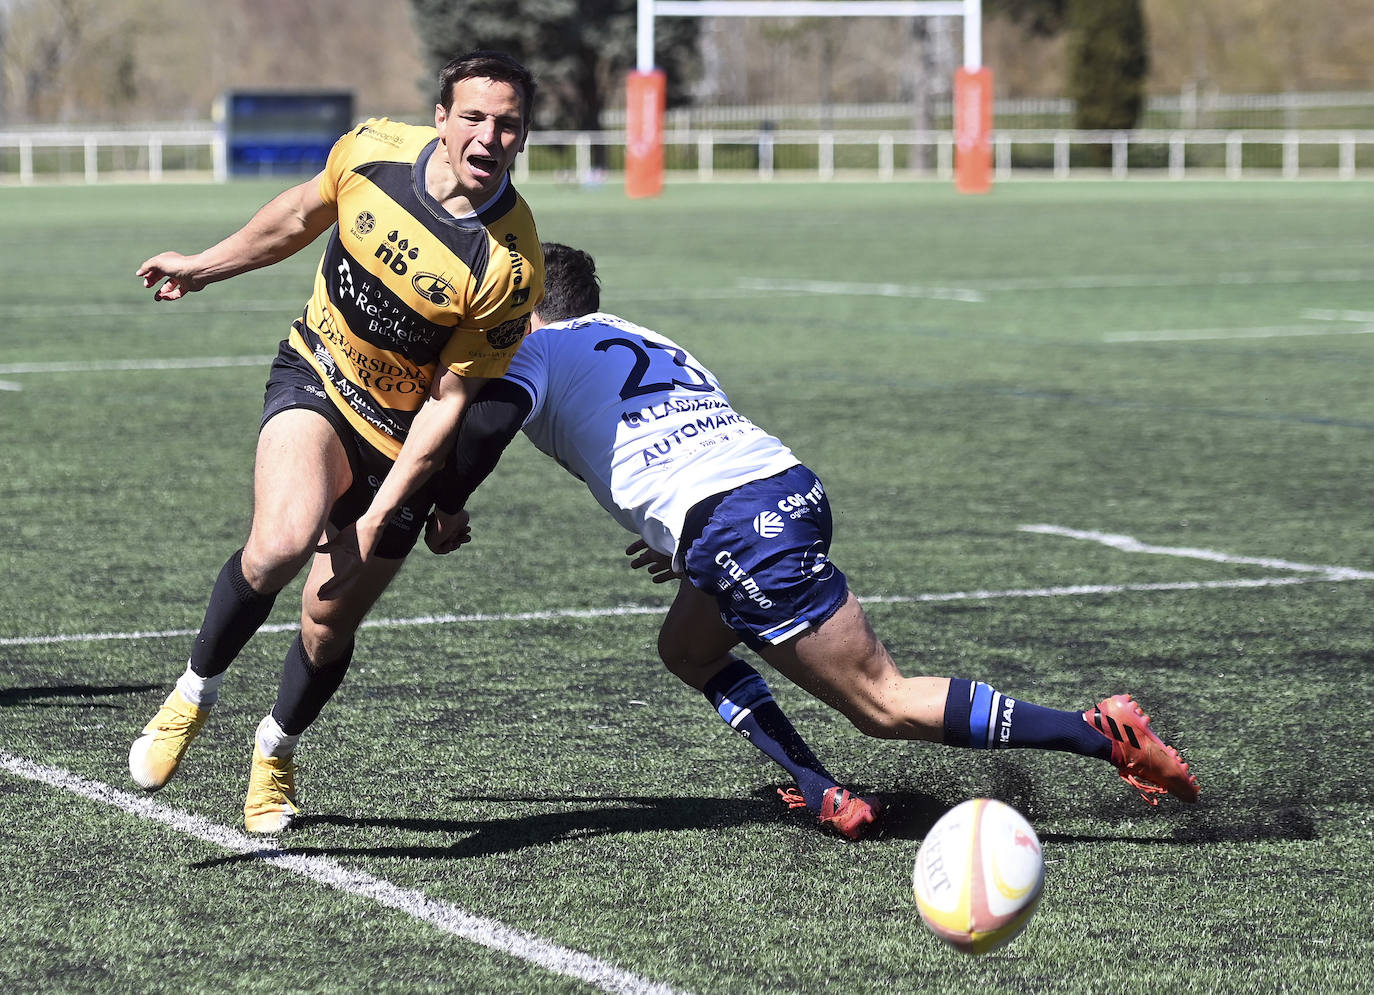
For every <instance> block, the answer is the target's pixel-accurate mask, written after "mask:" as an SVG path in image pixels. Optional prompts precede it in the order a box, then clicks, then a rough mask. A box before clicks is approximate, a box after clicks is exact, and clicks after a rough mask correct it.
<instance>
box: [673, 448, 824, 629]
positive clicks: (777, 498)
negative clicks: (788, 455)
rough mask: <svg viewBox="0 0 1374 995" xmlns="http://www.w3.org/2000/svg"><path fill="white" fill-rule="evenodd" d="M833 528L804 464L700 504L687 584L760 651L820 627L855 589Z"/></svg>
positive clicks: (685, 540) (687, 532)
mask: <svg viewBox="0 0 1374 995" xmlns="http://www.w3.org/2000/svg"><path fill="white" fill-rule="evenodd" d="M833 532H834V524H833V522H832V520H831V516H830V501H829V499H828V498H827V497H826V495H825V488H824V487H823V486H821V482H820V479H819V478H818V477H817V476H816V474H815V473H813V472H812V471H811V470H808V469H807V468H806V467H804V466H794V467H792V468H791V469H790V470H784V471H783V472H782V473H779V474H776V475H775V476H772V477H766V478H764V479H763V480H754V481H751V482H749V483H747V484H745V485H744V486H742V487H737V488H735V489H734V490H732V491H727V492H726V493H724V494H717V495H715V496H714V497H709V498H707V499H706V500H704V501H701V502H698V503H697V504H696V505H694V506H693V507H692V509H691V511H689V512H688V513H687V519H686V522H685V523H684V525H683V535H682V545H683V548H684V549H685V553H684V555H683V564H684V566H685V568H686V571H687V580H688V582H689V583H690V584H691V585H692V586H693V587H695V588H696V589H697V590H699V591H701V592H703V593H704V594H709V595H711V596H712V597H714V598H715V599H716V604H717V605H718V606H719V607H720V617H721V619H722V620H724V622H725V624H726V625H728V626H729V627H730V628H731V629H733V630H735V631H736V632H737V633H739V635H740V638H742V639H743V640H744V642H745V644H746V645H748V646H749V647H750V648H752V649H755V650H758V649H762V648H763V647H765V646H769V645H776V644H778V643H782V642H785V641H787V640H788V639H791V638H792V637H793V636H796V635H799V634H800V633H802V632H804V631H806V630H807V629H809V628H813V627H815V626H818V625H820V624H821V623H822V622H824V621H825V620H826V619H828V618H829V617H830V616H831V615H834V614H835V612H837V611H838V610H839V609H840V606H841V605H843V604H844V602H845V598H846V597H847V596H848V593H849V584H848V581H846V580H845V576H844V574H843V573H841V572H840V570H839V568H838V567H836V566H835V564H834V563H832V562H831V561H830V540H831V536H832V534H833Z"/></svg>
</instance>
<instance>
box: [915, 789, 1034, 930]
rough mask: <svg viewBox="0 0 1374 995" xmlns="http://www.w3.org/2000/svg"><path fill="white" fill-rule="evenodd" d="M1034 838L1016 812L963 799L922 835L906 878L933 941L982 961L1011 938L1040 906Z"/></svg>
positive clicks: (989, 802)
mask: <svg viewBox="0 0 1374 995" xmlns="http://www.w3.org/2000/svg"><path fill="white" fill-rule="evenodd" d="M1044 883H1045V862H1044V859H1043V858H1042V856H1041V853H1040V838H1039V837H1038V836H1036V835H1035V830H1034V829H1032V828H1031V824H1030V823H1029V822H1027V821H1026V819H1025V816H1023V815H1022V814H1021V813H1020V812H1018V811H1016V809H1014V808H1012V807H1011V806H1010V805H1007V804H1005V803H1003V802H999V801H997V800H995V799H992V798H971V799H969V800H968V801H966V802H961V803H959V804H958V805H956V806H954V808H952V809H950V810H949V811H948V812H946V813H945V814H944V815H942V816H941V817H940V819H939V821H938V822H936V823H935V825H934V826H932V827H931V829H930V832H929V833H927V834H926V838H925V841H924V842H923V843H922V844H921V849H920V850H919V851H918V852H917V854H916V867H915V869H914V870H913V871H912V873H911V885H912V889H913V890H914V891H915V893H916V907H917V908H919V909H920V910H921V918H922V919H924V920H925V923H926V925H927V926H929V927H930V930H931V932H933V933H934V934H935V935H936V936H938V937H939V938H940V939H942V940H944V941H945V942H946V943H948V944H950V946H952V947H954V948H955V949H956V950H961V951H963V952H964V953H970V954H982V953H987V952H988V951H989V950H995V949H996V948H997V947H1000V946H1002V944H1004V943H1007V942H1008V941H1010V940H1011V939H1012V938H1014V937H1015V936H1016V935H1017V934H1018V933H1020V932H1021V930H1023V929H1025V928H1026V923H1028V922H1029V921H1030V917H1031V915H1032V914H1034V912H1035V907H1036V906H1037V905H1038V904H1039V903H1040V891H1041V889H1042V887H1043V886H1044Z"/></svg>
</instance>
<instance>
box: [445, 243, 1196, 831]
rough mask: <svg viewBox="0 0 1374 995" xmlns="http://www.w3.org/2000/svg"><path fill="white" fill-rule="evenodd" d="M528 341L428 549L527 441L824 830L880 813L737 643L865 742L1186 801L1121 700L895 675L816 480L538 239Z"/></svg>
mask: <svg viewBox="0 0 1374 995" xmlns="http://www.w3.org/2000/svg"><path fill="white" fill-rule="evenodd" d="M543 248H544V260H545V296H544V299H543V301H542V302H541V303H540V304H539V305H538V306H537V307H536V309H535V316H534V321H533V322H532V331H531V334H530V335H529V336H528V337H527V339H526V341H525V344H524V345H523V346H521V348H520V351H519V352H518V353H517V354H516V356H515V358H514V360H512V362H511V366H510V369H509V370H507V372H506V373H505V375H504V376H503V377H501V378H499V379H494V380H491V381H489V382H488V383H486V384H485V385H484V386H483V387H482V390H481V391H480V392H479V393H478V395H477V396H476V398H475V399H474V400H473V402H472V404H471V407H470V408H469V410H468V412H467V414H466V416H465V418H464V421H463V425H462V427H461V428H460V430H459V433H458V438H457V443H456V450H455V455H454V460H453V462H452V463H451V464H450V466H449V467H448V468H446V470H445V471H444V474H442V475H441V477H440V481H439V486H438V488H437V492H436V500H437V507H436V510H435V512H434V514H433V516H431V519H430V521H429V524H428V529H427V532H426V542H427V543H428V545H429V546H430V548H431V549H432V550H434V551H435V552H439V553H447V552H451V551H452V550H454V549H456V548H458V546H460V545H462V544H463V543H464V542H466V541H467V540H468V539H469V538H470V530H469V525H468V517H467V513H466V512H465V511H464V510H463V506H464V504H465V503H466V502H467V499H468V497H469V496H470V495H471V493H472V492H473V490H474V489H475V488H476V487H477V485H478V484H479V483H480V482H481V481H482V480H483V479H484V478H485V477H486V476H487V475H488V474H489V473H490V472H491V470H492V469H493V468H494V467H495V466H496V463H497V461H498V460H499V458H500V454H501V452H502V451H503V450H504V448H505V446H506V445H507V444H508V443H509V442H510V441H511V440H512V439H513V438H514V436H515V435H516V434H517V433H518V432H519V431H521V430H522V429H523V431H524V432H525V434H526V436H528V438H529V439H530V441H531V442H533V443H534V445H535V446H536V447H537V448H538V449H540V450H541V451H542V452H544V453H545V454H547V455H549V456H552V457H553V458H554V459H555V460H557V461H558V463H559V464H560V465H562V466H563V467H564V468H565V469H567V470H568V471H569V472H570V473H572V474H574V475H576V476H577V478H578V479H579V480H581V481H583V482H584V483H585V484H586V485H587V487H588V488H589V489H590V490H591V492H592V495H593V496H594V497H595V498H596V500H597V502H598V503H599V504H600V505H601V506H602V507H603V508H604V509H605V510H606V511H608V512H609V513H610V514H611V515H612V517H614V518H615V520H616V521H618V522H619V523H620V524H621V525H623V526H624V527H625V528H626V529H628V530H629V531H630V532H632V533H635V534H637V535H638V536H639V538H638V540H637V541H636V542H634V543H633V544H631V546H630V547H629V549H627V550H626V552H627V553H628V554H629V555H631V556H633V557H634V560H633V561H632V563H631V565H632V566H635V567H642V568H647V569H648V570H649V571H650V573H651V574H652V576H653V579H654V580H655V581H656V582H671V581H677V583H678V589H677V595H676V598H675V599H674V601H673V604H672V606H671V607H670V608H669V609H668V613H667V616H666V618H665V619H664V621H663V624H662V627H661V629H660V631H659V638H658V650H659V654H660V656H661V657H662V659H663V662H664V664H665V665H666V666H667V667H668V669H669V670H671V671H672V672H673V673H674V674H676V675H677V676H678V677H679V678H681V679H682V680H683V681H684V682H686V683H687V684H689V685H690V686H692V687H694V688H697V689H698V690H700V691H702V692H703V693H704V694H705V695H706V697H707V698H708V699H710V701H711V703H712V705H713V706H715V708H716V709H717V711H718V712H719V714H720V716H721V718H722V719H724V720H725V721H726V722H727V723H729V724H730V726H731V727H732V728H734V729H736V730H737V731H739V732H741V733H742V734H744V735H746V736H747V738H748V739H749V742H750V743H752V744H753V745H754V746H755V747H757V748H758V749H760V750H762V751H763V752H764V753H765V754H767V755H768V756H769V757H771V758H772V759H773V760H775V761H776V762H777V763H779V764H780V765H781V766H782V767H783V768H784V769H786V770H787V771H788V773H790V774H791V775H792V776H793V777H795V778H796V780H797V785H798V789H799V790H797V791H786V792H780V793H782V794H783V797H784V799H785V800H786V801H787V802H788V803H789V804H792V805H794V806H797V805H805V806H806V807H807V808H808V809H809V810H810V811H811V812H813V813H815V815H816V816H817V817H818V818H819V819H820V820H821V822H822V823H823V824H824V825H826V826H827V827H829V828H832V829H834V830H836V831H838V832H840V833H842V834H844V835H845V836H849V837H851V838H856V837H858V836H860V835H862V834H863V833H864V832H865V830H866V829H867V827H868V826H869V825H870V824H871V823H872V822H873V821H874V819H875V817H876V816H877V814H878V812H879V811H880V808H881V803H880V802H879V800H878V799H876V798H861V797H858V796H856V795H854V794H853V793H852V792H850V791H848V790H846V789H845V788H844V787H842V786H841V785H839V784H838V783H837V782H836V780H835V779H834V778H833V777H832V776H831V775H830V774H829V773H828V772H827V771H826V769H825V768H824V766H822V765H821V763H820V762H819V761H818V760H817V759H816V757H815V755H814V754H813V753H812V751H811V750H810V749H809V748H808V747H807V746H806V744H805V742H804V741H803V740H802V738H801V737H800V736H799V735H798V734H797V732H796V730H795V729H794V728H793V727H792V725H791V723H790V722H789V721H788V720H787V718H786V716H784V715H783V713H782V711H781V710H780V709H779V707H778V706H777V704H776V702H775V701H774V700H773V697H772V694H771V692H770V690H769V688H768V685H767V683H766V682H765V681H764V679H763V677H762V676H761V675H760V674H759V673H758V672H757V671H756V670H755V669H754V668H753V667H751V666H750V665H749V664H748V663H746V662H745V661H744V660H742V659H740V658H739V657H738V656H736V655H734V650H735V648H736V647H737V646H738V644H740V643H744V644H745V645H746V646H748V647H749V648H750V649H752V650H753V651H754V652H756V653H757V654H758V655H759V656H761V657H762V658H763V659H764V660H765V661H767V662H768V663H769V664H770V665H771V666H772V667H773V668H774V669H775V670H777V671H778V672H779V673H781V674H783V675H784V676H786V677H787V678H789V679H790V680H792V681H793V682H794V683H796V684H797V685H798V686H800V687H801V688H803V689H805V690H806V691H808V692H810V693H811V694H813V695H814V696H815V697H817V698H819V699H820V700H821V701H823V702H825V703H826V704H828V705H830V706H832V707H834V708H836V709H837V710H839V711H840V712H841V713H842V714H843V715H844V716H845V717H846V718H848V719H849V720H850V722H852V723H853V724H854V726H855V727H857V728H858V729H859V730H860V731H861V732H863V733H866V734H867V735H869V736H874V737H879V738H883V739H916V740H927V741H931V742H936V743H944V744H946V745H949V746H961V747H970V748H974V749H992V748H1007V747H1033V748H1039V749H1047V750H1062V751H1067V752H1070V753H1077V754H1081V755H1085V756H1092V757H1097V758H1099V759H1101V760H1103V761H1107V762H1109V763H1111V764H1112V765H1113V766H1114V767H1115V768H1116V770H1117V772H1118V773H1119V774H1120V776H1121V777H1122V778H1124V779H1125V780H1126V781H1127V782H1129V783H1130V784H1131V785H1132V786H1133V787H1134V788H1136V790H1138V791H1139V792H1140V794H1141V797H1142V798H1144V799H1145V800H1146V801H1147V802H1149V803H1150V804H1151V805H1154V804H1157V803H1158V796H1159V795H1162V794H1166V793H1167V794H1172V795H1174V796H1176V797H1178V798H1180V799H1182V800H1183V801H1185V802H1192V801H1196V800H1197V797H1198V785H1197V780H1196V779H1195V778H1194V776H1193V775H1192V774H1191V773H1190V772H1189V770H1188V766H1187V764H1185V763H1184V762H1183V761H1182V760H1181V759H1180V757H1179V755H1178V753H1177V752H1176V751H1175V750H1174V749H1173V748H1171V747H1168V746H1166V745H1165V744H1164V743H1163V742H1162V741H1161V740H1160V739H1159V738H1158V737H1157V736H1156V735H1155V734H1154V732H1153V731H1152V730H1151V729H1150V720H1149V717H1148V716H1147V715H1145V714H1144V713H1143V712H1142V711H1141V709H1140V707H1139V706H1138V705H1137V704H1136V703H1135V702H1134V701H1133V700H1132V699H1131V697H1130V696H1129V695H1125V694H1118V695H1114V696H1111V697H1108V698H1106V699H1105V700H1103V701H1101V702H1100V703H1099V704H1097V705H1095V706H1093V707H1092V708H1090V709H1088V710H1087V711H1076V710H1075V711H1060V710H1057V709H1052V708H1046V707H1043V706H1041V705H1036V704H1032V703H1031V702H1027V701H1024V700H1021V699H1019V698H1012V697H1010V696H1008V695H1004V694H1002V693H1001V692H999V691H997V690H996V689H994V688H992V687H990V686H989V685H987V684H985V683H982V682H979V681H974V680H966V679H963V678H948V677H905V676H903V675H902V673H901V672H900V670H899V669H898V667H897V665H896V663H894V661H893V659H892V657H891V655H890V654H889V653H888V651H887V649H886V647H884V645H883V643H882V641H881V640H880V639H879V638H878V637H877V636H876V635H875V634H874V631H873V629H872V627H871V626H870V624H869V621H868V619H867V617H866V616H865V614H864V611H863V608H862V607H860V605H859V602H858V600H857V599H856V598H855V597H854V595H853V593H851V592H850V590H849V586H848V583H847V582H846V579H845V575H844V574H843V573H842V572H841V571H840V569H839V567H838V566H837V565H836V564H835V562H834V561H833V560H832V559H831V557H830V542H831V512H830V504H829V500H828V498H827V496H826V491H825V487H824V485H823V484H822V483H821V480H820V478H819V477H818V476H817V475H816V474H815V473H814V472H813V471H812V470H810V469H808V468H807V467H806V466H805V465H803V464H802V463H801V461H800V460H798V459H797V458H796V456H794V455H793V454H792V452H791V450H789V449H788V448H787V447H786V446H785V445H783V444H782V442H780V441H779V440H778V439H776V438H774V437H773V436H771V435H769V434H768V433H767V432H765V431H764V430H763V429H762V428H760V427H758V426H757V425H755V424H753V423H752V422H751V421H749V420H748V419H747V418H746V417H745V416H744V415H742V414H740V413H739V412H738V411H736V410H735V409H734V408H733V407H732V406H731V404H730V401H729V399H728V398H727V397H726V395H725V393H724V391H723V390H722V389H721V387H720V384H719V382H718V381H717V379H716V377H715V376H714V375H713V374H712V373H711V372H710V371H709V370H708V369H707V368H706V367H705V366H703V365H702V364H701V363H700V362H699V361H698V360H697V359H696V358H695V357H693V356H692V355H691V354H690V353H688V352H687V351H686V350H685V349H683V348H682V347H681V346H679V345H677V344H676V343H675V342H672V341H671V340H669V339H667V338H665V337H664V336H662V335H660V334H658V333H657V332H653V331H650V330H649V329H647V328H643V327H640V326H638V325H635V324H633V323H632V322H629V321H626V320H625V319H623V318H618V317H616V316H614V315H610V314H605V313H602V312H600V310H599V308H600V288H599V282H598V278H597V276H596V268H595V263H594V262H593V260H592V258H591V257H590V256H589V255H587V254H586V253H584V252H581V251H579V250H576V249H572V248H569V247H568V246H565V245H557V244H550V243H545V244H544V246H543Z"/></svg>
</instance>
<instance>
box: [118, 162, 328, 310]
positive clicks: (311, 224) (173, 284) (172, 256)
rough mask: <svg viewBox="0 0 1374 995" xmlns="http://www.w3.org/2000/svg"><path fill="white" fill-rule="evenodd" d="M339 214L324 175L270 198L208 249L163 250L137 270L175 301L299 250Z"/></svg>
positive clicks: (155, 296) (158, 294)
mask: <svg viewBox="0 0 1374 995" xmlns="http://www.w3.org/2000/svg"><path fill="white" fill-rule="evenodd" d="M336 220H338V210H337V208H336V207H335V205H333V204H326V203H325V202H324V200H323V199H322V198H321V197H320V177H319V176H316V177H314V178H313V179H310V180H307V181H306V182H304V183H300V184H297V185H296V186H294V187H291V188H290V189H289V190H284V191H282V192H281V193H279V194H278V195H277V196H276V197H273V198H272V199H271V200H270V201H268V202H267V203H266V204H264V205H263V206H262V207H261V208H260V209H259V210H258V212H257V213H256V214H254V215H253V217H252V218H250V219H249V221H248V223H247V224H246V225H244V226H243V227H242V228H240V229H239V230H238V231H236V232H234V234H232V235H230V236H229V237H228V238H225V239H223V240H222V241H220V242H217V243H216V244H214V245H212V246H210V248H208V249H206V250H204V251H203V252H197V253H195V254H193V255H189V256H186V255H182V254H181V253H180V252H160V253H158V254H157V255H155V256H152V257H151V258H149V259H147V260H145V261H144V262H143V265H141V266H139V268H138V270H137V271H136V272H135V274H134V275H135V276H139V277H142V278H143V286H144V287H145V288H147V289H152V288H153V287H157V290H156V292H155V293H154V294H153V299H154V300H159V301H175V300H180V299H181V298H183V297H185V296H186V295H187V294H190V293H194V292H196V291H197V290H201V289H203V288H204V287H205V286H206V285H207V284H211V283H217V282H219V281H220V280H227V279H229V278H230V277H234V276H238V275H239V274H240V273H247V272H248V271H249V270H254V269H261V268H262V267H263V266H270V265H272V264H273V263H276V262H280V261H281V260H283V259H285V258H287V257H288V256H290V255H293V254H294V253H296V252H299V251H300V250H301V249H303V248H305V247H306V246H307V245H309V244H310V243H311V242H313V241H315V239H316V238H318V237H319V236H320V234H321V233H323V232H324V231H325V230H326V229H328V228H329V226H330V225H332V224H333V223H334V222H335V221H336Z"/></svg>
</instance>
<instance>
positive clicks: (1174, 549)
mask: <svg viewBox="0 0 1374 995" xmlns="http://www.w3.org/2000/svg"><path fill="white" fill-rule="evenodd" d="M1018 531H1020V532H1035V533H1038V534H1040V535H1054V536H1064V537H1065V538H1068V539H1083V540H1086V541H1088V542H1098V543H1101V544H1102V545H1104V546H1110V547H1112V548H1113V549H1119V550H1121V551H1122V552H1124V553H1150V554H1153V555H1155V556H1177V557H1182V558H1184V559H1190V560H1210V561H1212V562H1213V563H1235V564H1240V565H1244V566H1252V567H1265V568H1267V569H1270V570H1292V571H1295V572H1298V573H1311V574H1318V575H1320V579H1322V580H1374V572H1371V571H1368V570H1356V569H1354V568H1353V567H1331V566H1322V565H1320V564H1313V563H1294V562H1292V561H1291V560H1277V559H1272V558H1269V557H1262V556H1235V555H1233V554H1231V553H1222V552H1218V551H1217V550H1215V549H1194V548H1191V547H1188V546H1152V545H1150V544H1149V543H1144V542H1141V541H1140V540H1139V539H1136V538H1135V537H1134V536H1127V535H1115V534H1113V533H1111V532H1090V531H1084V530H1082V529H1069V528H1065V527H1063V526H1062V525H1022V526H1020V527H1019V529H1018Z"/></svg>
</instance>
